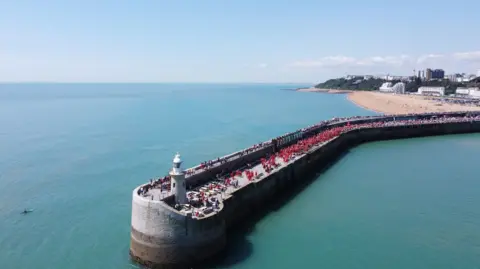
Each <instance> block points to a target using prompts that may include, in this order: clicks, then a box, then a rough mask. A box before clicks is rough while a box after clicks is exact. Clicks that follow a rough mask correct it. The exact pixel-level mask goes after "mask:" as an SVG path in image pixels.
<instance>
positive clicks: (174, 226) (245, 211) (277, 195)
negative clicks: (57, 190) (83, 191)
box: [130, 117, 480, 268]
mask: <svg viewBox="0 0 480 269" xmlns="http://www.w3.org/2000/svg"><path fill="white" fill-rule="evenodd" d="M417 119H418V118H417ZM391 120H393V117H392V119H391ZM373 121H379V120H378V119H373ZM383 121H388V119H384V120H383ZM350 122H352V121H350ZM367 122H368V121H367ZM342 124H343V125H345V124H346V122H343V123H342V122H337V123H335V124H333V125H332V124H331V125H328V126H325V127H323V128H321V129H319V130H317V131H316V132H320V131H321V130H323V129H324V128H331V127H335V126H342ZM472 132H480V122H477V121H472V122H455V123H454V122H452V123H435V124H430V123H427V124H421V125H418V124H417V125H399V126H389V127H377V128H361V129H354V130H350V131H348V132H346V133H343V134H341V135H340V136H338V137H336V138H334V139H332V140H330V141H329V142H327V143H326V144H324V145H323V146H321V147H317V148H313V149H311V150H310V151H309V152H308V153H307V154H305V155H302V156H301V157H299V158H298V159H297V160H296V161H295V162H293V163H290V164H289V165H287V166H284V167H282V168H281V169H280V170H278V171H275V172H273V173H271V174H270V175H268V176H266V177H263V178H262V179H260V180H257V181H254V182H251V183H250V184H248V185H246V186H244V187H242V188H239V189H237V190H236V191H235V192H234V193H232V194H231V195H229V196H228V197H226V198H225V199H224V201H223V203H222V204H221V209H220V210H219V212H218V213H215V214H212V215H211V216H208V217H205V218H200V219H198V218H192V217H191V216H189V215H183V214H182V213H181V212H178V211H176V210H175V209H173V208H172V207H170V206H168V205H167V204H166V203H164V202H162V201H150V200H148V199H147V198H144V197H141V196H139V195H138V188H137V189H136V190H134V192H133V202H132V235H131V248H130V252H131V256H132V257H133V258H134V259H135V260H136V261H138V262H139V263H141V264H144V265H146V266H148V267H151V268H190V267H189V266H191V265H195V264H199V263H202V261H204V260H206V259H208V258H210V257H212V256H214V255H216V254H218V253H220V252H221V250H222V249H224V247H225V244H226V233H227V230H228V229H229V228H231V227H234V226H235V225H237V224H240V223H242V222H244V221H245V220H246V219H248V218H249V217H250V216H251V215H252V212H255V211H261V210H263V209H264V208H265V205H266V204H268V201H269V200H270V199H275V200H277V199H282V194H283V193H288V191H290V190H291V189H292V186H297V185H300V184H304V183H305V182H308V181H310V180H312V179H314V178H316V177H315V176H312V175H313V174H314V173H316V172H318V171H321V170H323V169H324V168H326V167H327V166H328V165H329V164H331V163H332V162H334V161H335V160H336V159H337V158H338V157H339V156H341V155H343V154H344V153H345V152H347V151H348V150H349V149H350V148H352V147H355V146H357V145H359V144H362V143H365V142H370V141H380V140H392V139H402V138H412V137H424V136H433V135H446V134H460V133H472ZM288 144H290V142H289V143H288ZM272 150H273V149H272V148H271V147H267V148H264V149H261V150H259V151H257V152H253V153H251V154H246V155H245V156H242V157H240V158H238V159H236V160H235V161H234V162H227V163H225V164H222V165H220V166H218V167H215V168H213V169H211V170H212V171H209V172H208V173H202V174H201V175H197V176H196V179H195V178H193V179H195V180H191V181H189V184H192V185H193V184H200V183H201V182H205V181H207V180H211V179H212V178H214V176H215V175H216V174H217V173H220V172H221V171H232V170H234V169H238V168H239V167H242V166H243V165H244V164H245V163H246V162H254V161H258V159H259V158H261V157H263V156H264V155H265V154H267V153H271V152H272Z"/></svg>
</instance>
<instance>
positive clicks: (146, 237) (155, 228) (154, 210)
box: [130, 189, 226, 268]
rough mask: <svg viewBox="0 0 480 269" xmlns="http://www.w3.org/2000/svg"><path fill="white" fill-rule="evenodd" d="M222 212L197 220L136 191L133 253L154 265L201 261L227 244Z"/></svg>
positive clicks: (154, 266)
mask: <svg viewBox="0 0 480 269" xmlns="http://www.w3.org/2000/svg"><path fill="white" fill-rule="evenodd" d="M225 243H226V239H225V220H224V219H223V218H222V217H221V216H220V215H213V216H211V217H209V218H203V219H193V218H191V217H190V216H186V215H183V214H181V213H180V212H178V211H176V210H174V209H173V208H171V207H169V206H168V205H167V204H165V203H164V202H162V201H153V200H149V199H147V198H144V197H141V196H139V195H138V189H135V190H134V192H133V202H132V226H131V243H130V255H131V257H133V259H134V260H136V261H137V262H138V263H140V264H143V265H146V266H147V267H150V268H179V267H180V268H181V267H183V266H185V267H187V266H188V265H191V264H195V263H199V262H202V261H204V260H205V259H207V258H209V257H211V256H212V255H214V254H216V253H218V252H219V251H221V250H222V249H223V248H224V247H225Z"/></svg>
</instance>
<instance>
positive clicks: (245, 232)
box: [192, 149, 350, 269]
mask: <svg viewBox="0 0 480 269" xmlns="http://www.w3.org/2000/svg"><path fill="white" fill-rule="evenodd" d="M349 152H350V150H349V149H347V150H344V151H342V152H339V153H338V155H337V156H332V158H331V159H330V160H329V161H328V162H325V163H323V164H322V165H321V166H319V167H316V168H313V169H312V170H311V171H308V172H307V173H306V174H305V175H304V178H305V179H304V180H303V181H300V182H299V183H298V184H293V185H289V186H288V187H287V188H285V189H283V190H282V191H280V192H279V193H277V195H274V196H273V197H272V198H273V199H269V200H268V201H266V202H265V203H264V206H262V207H261V208H257V209H256V210H255V211H252V213H251V214H250V215H249V217H248V218H247V219H245V220H244V221H242V222H241V223H239V224H237V225H235V226H232V227H229V230H228V233H227V246H226V248H225V250H224V251H222V252H221V253H220V254H218V255H217V256H215V257H214V258H212V259H211V260H209V261H207V262H206V263H204V264H201V265H198V266H195V267H192V268H195V269H209V268H230V267H233V266H235V265H237V264H240V263H242V262H244V261H246V260H247V259H248V258H249V257H250V256H251V255H252V254H253V251H254V246H253V243H252V242H251V241H250V240H249V236H250V235H251V234H252V233H253V232H254V231H255V226H256V224H257V223H258V222H259V221H260V220H262V219H263V218H265V217H267V216H268V215H270V214H272V213H275V212H276V211H278V210H280V209H281V208H282V207H284V206H285V205H286V204H287V203H289V202H290V201H292V200H293V199H295V198H296V197H297V196H298V195H299V194H300V193H301V192H302V191H303V190H305V189H306V188H307V187H308V186H310V184H312V183H313V182H314V181H315V180H316V179H318V177H319V176H320V175H321V174H323V173H324V172H325V171H326V170H328V169H329V168H330V167H332V166H333V165H334V164H335V163H337V162H338V161H340V160H341V159H343V158H344V157H345V156H346V155H347V154H348V153H349Z"/></svg>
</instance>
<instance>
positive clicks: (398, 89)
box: [379, 82, 405, 94]
mask: <svg viewBox="0 0 480 269" xmlns="http://www.w3.org/2000/svg"><path fill="white" fill-rule="evenodd" d="M379 90H380V91H381V92H385V93H398V94H404V93H405V83H403V82H398V83H395V85H393V86H392V83H391V82H385V83H383V84H382V86H380V88H379Z"/></svg>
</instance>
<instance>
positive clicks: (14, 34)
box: [0, 0, 480, 83]
mask: <svg viewBox="0 0 480 269" xmlns="http://www.w3.org/2000/svg"><path fill="white" fill-rule="evenodd" d="M479 11H480V1H478V0H465V1H453V2H448V1H445V2H443V1H426V0H424V1H412V0H404V1H394V2H393V1H388V0H383V1H380V0H378V1H377V0H364V1H353V0H350V1H343V0H336V1H319V0H316V1H314V0H312V1H301V0H297V1H282V0H275V1H274V0H262V1H261V0H237V1H233V0H232V1H225V0H218V1H213V0H191V1H187V0H171V1H167V0H151V1H147V0H138V1H134V0H129V1H127V0H96V1H90V0H82V1H76V0H57V1H54V0H31V1H28V0H4V1H1V2H0V81H57V82H60V81H66V82H98V81H102V82H117V81H118V82H122V81H128V82H137V81H138V82H309V83H310V82H311V83H313V82H317V81H320V80H323V79H327V78H329V77H332V76H342V75H345V74H347V73H348V74H364V73H373V74H380V73H391V74H399V75H401V74H405V75H408V74H411V73H412V72H413V69H414V68H417V69H418V68H425V67H432V68H444V69H446V71H447V73H451V72H455V71H462V72H471V73H476V72H477V70H478V69H480V36H479V35H478V31H477V28H478V26H479V25H480V16H478V14H479V13H478V12H479Z"/></svg>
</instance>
